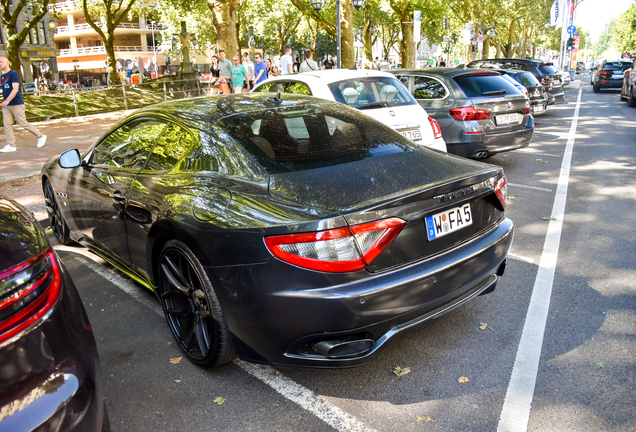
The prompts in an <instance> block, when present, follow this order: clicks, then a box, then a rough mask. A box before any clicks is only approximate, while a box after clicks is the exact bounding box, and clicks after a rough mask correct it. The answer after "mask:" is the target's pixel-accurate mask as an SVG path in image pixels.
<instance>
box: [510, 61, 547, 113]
mask: <svg viewBox="0 0 636 432" xmlns="http://www.w3.org/2000/svg"><path fill="white" fill-rule="evenodd" d="M499 72H500V73H501V74H503V75H505V76H508V77H510V78H511V79H513V80H515V82H517V83H519V84H520V85H521V86H523V87H524V88H525V89H526V92H525V94H526V96H527V97H528V99H530V105H531V106H532V115H533V116H534V117H536V116H539V115H543V114H545V110H546V108H547V106H548V96H547V95H546V94H545V88H544V86H543V85H542V84H541V83H540V82H539V80H537V79H536V78H535V76H534V75H532V73H530V72H526V71H520V70H510V69H507V70H499Z"/></svg>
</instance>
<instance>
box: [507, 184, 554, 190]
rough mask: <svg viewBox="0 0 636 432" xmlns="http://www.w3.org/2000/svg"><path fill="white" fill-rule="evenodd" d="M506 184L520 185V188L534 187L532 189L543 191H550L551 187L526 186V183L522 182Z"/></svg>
mask: <svg viewBox="0 0 636 432" xmlns="http://www.w3.org/2000/svg"><path fill="white" fill-rule="evenodd" d="M507 184H508V186H514V187H520V188H525V189H534V190H540V191H543V192H552V189H548V188H542V187H537V186H527V185H522V184H518V183H510V182H508V183H507Z"/></svg>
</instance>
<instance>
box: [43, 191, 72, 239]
mask: <svg viewBox="0 0 636 432" xmlns="http://www.w3.org/2000/svg"><path fill="white" fill-rule="evenodd" d="M43 192H44V204H45V205H46V212H47V213H48V214H49V224H50V225H51V229H52V230H53V234H55V238H57V241H58V242H59V243H60V244H63V245H69V244H71V243H73V240H71V238H70V237H69V229H68V225H66V221H65V220H64V216H62V210H61V209H60V204H59V203H58V201H57V198H55V192H54V191H53V186H51V182H50V181H48V180H47V181H46V182H45V183H44V191H43Z"/></svg>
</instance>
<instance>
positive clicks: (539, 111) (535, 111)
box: [532, 105, 543, 113]
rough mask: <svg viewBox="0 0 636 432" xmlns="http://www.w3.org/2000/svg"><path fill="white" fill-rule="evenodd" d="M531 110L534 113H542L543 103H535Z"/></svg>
mask: <svg viewBox="0 0 636 432" xmlns="http://www.w3.org/2000/svg"><path fill="white" fill-rule="evenodd" d="M532 112H534V113H542V112H543V105H537V106H536V107H534V108H532Z"/></svg>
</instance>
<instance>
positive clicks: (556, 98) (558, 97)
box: [548, 92, 565, 105]
mask: <svg viewBox="0 0 636 432" xmlns="http://www.w3.org/2000/svg"><path fill="white" fill-rule="evenodd" d="M564 102H565V93H563V92H560V93H554V94H549V95H548V105H558V104H562V103H564Z"/></svg>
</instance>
